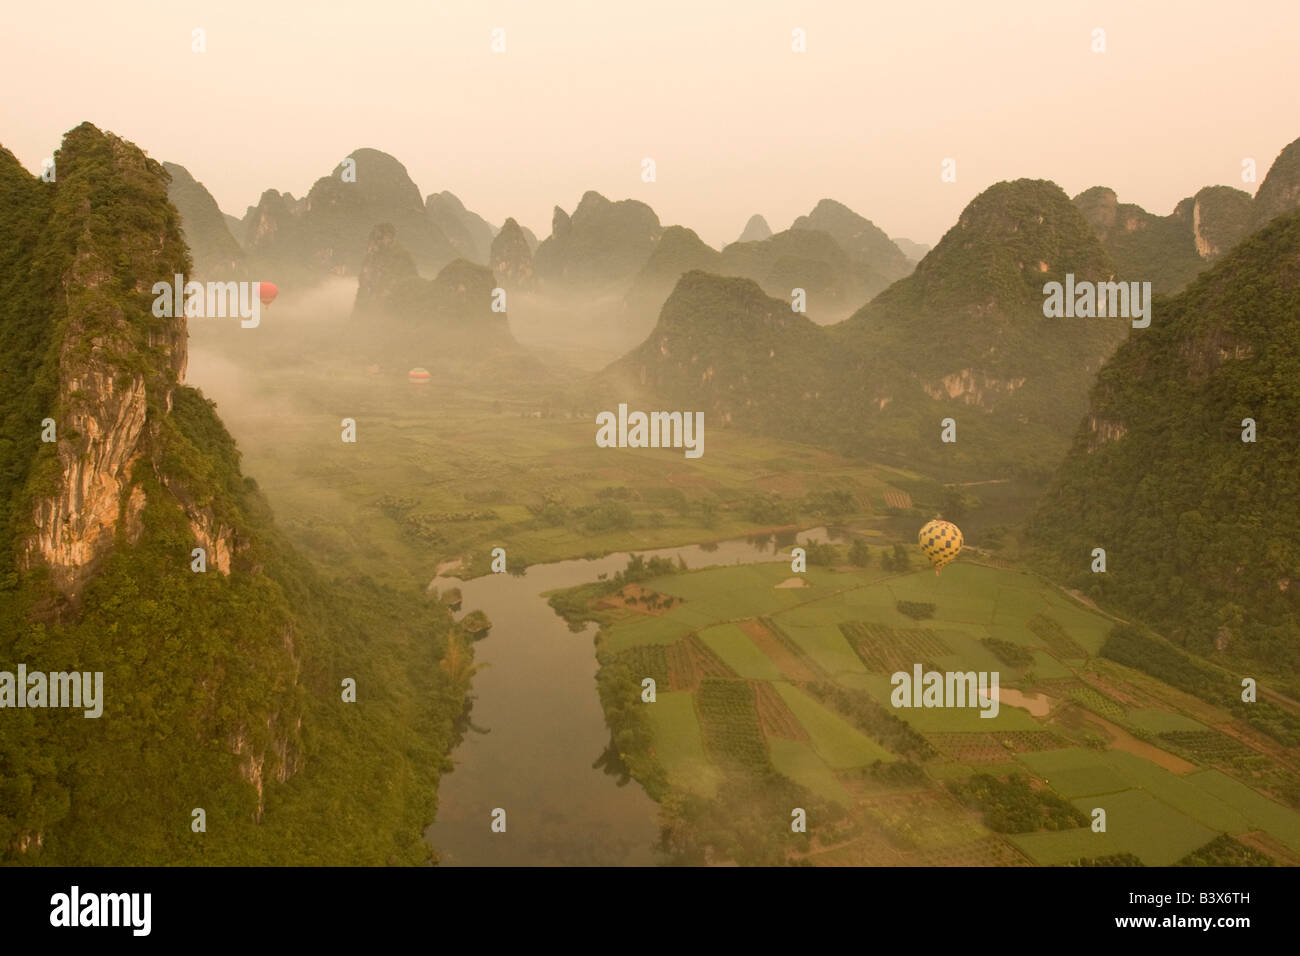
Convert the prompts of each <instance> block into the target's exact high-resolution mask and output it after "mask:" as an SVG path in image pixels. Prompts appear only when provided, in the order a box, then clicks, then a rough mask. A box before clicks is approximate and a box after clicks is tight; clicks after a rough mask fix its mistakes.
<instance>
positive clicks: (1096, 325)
mask: <svg viewBox="0 0 1300 956" xmlns="http://www.w3.org/2000/svg"><path fill="white" fill-rule="evenodd" d="M782 235H786V236H794V237H815V236H819V235H820V236H825V234H824V233H816V232H809V231H804V230H790V231H789V232H788V233H784V234H782ZM775 238H776V237H773V239H769V240H766V242H768V243H771V242H773V240H774V239H775ZM825 238H826V239H827V241H831V240H830V239H829V236H825ZM747 245H750V246H761V245H763V243H749V244H747ZM735 248H736V246H735V245H733V246H729V247H728V251H730V250H733V249H735ZM726 255H727V254H726V253H724V260H725V258H726ZM726 265H727V263H726V261H723V262H722V263H721V264H720V266H719V268H720V269H723V270H725V269H726ZM1067 274H1073V275H1074V276H1075V277H1076V278H1077V279H1079V280H1081V281H1084V280H1092V281H1104V280H1108V279H1110V278H1111V277H1112V276H1113V264H1112V263H1111V261H1110V259H1109V257H1108V256H1107V255H1106V252H1105V250H1104V249H1103V248H1102V247H1101V244H1100V243H1099V242H1098V241H1097V239H1096V237H1095V236H1094V235H1093V234H1092V232H1091V230H1090V229H1089V228H1088V224H1087V222H1086V221H1085V220H1084V218H1083V216H1082V215H1081V214H1080V213H1079V211H1078V210H1077V209H1076V208H1075V207H1074V205H1073V204H1072V203H1071V202H1070V200H1069V197H1068V196H1066V194H1065V193H1064V192H1063V191H1062V190H1061V189H1060V188H1059V187H1057V186H1056V185H1055V184H1053V183H1048V182H1042V181H1030V180H1019V181H1016V182H1010V183H999V184H997V185H995V186H992V187H990V188H989V189H987V190H985V191H984V192H983V193H981V194H980V195H979V196H977V197H976V198H975V199H974V200H973V201H972V202H971V203H970V205H969V206H967V207H966V209H965V210H964V211H963V212H962V215H961V218H960V219H959V221H958V223H957V224H956V225H955V226H954V227H953V228H952V229H950V230H949V231H948V233H947V235H945V236H944V238H943V240H942V241H941V242H940V243H939V245H938V246H936V247H935V249H934V250H932V251H931V252H930V253H929V254H928V255H927V256H926V258H925V259H924V261H922V262H921V263H920V265H919V266H918V267H917V269H916V271H914V272H913V273H912V274H911V275H909V276H907V277H906V278H904V279H901V280H899V281H898V282H895V283H894V284H893V285H892V286H890V287H889V289H887V290H886V291H885V292H883V293H881V294H880V295H879V296H877V297H876V298H875V299H874V300H873V301H872V302H871V303H870V304H868V305H867V306H865V307H863V308H862V309H860V310H859V311H858V312H857V313H856V314H855V315H854V316H853V317H852V318H850V319H848V320H847V321H845V322H842V323H840V324H839V325H833V326H829V327H822V326H818V325H816V324H815V323H814V322H813V321H812V320H811V319H810V318H809V316H812V315H816V312H815V311H814V310H813V308H812V306H811V304H810V306H809V316H805V315H801V314H798V313H795V312H792V306H791V302H790V301H789V300H786V301H782V300H780V299H776V298H770V297H769V296H768V295H765V294H764V292H765V290H764V289H761V288H760V287H759V286H758V285H756V284H755V283H753V282H751V281H748V280H737V279H724V278H722V277H721V276H712V275H706V274H704V273H700V272H694V273H689V274H687V275H685V276H683V277H682V279H681V280H680V281H679V282H678V284H677V287H676V289H675V290H674V292H673V294H672V296H671V297H670V298H669V299H668V301H667V302H666V303H665V304H664V308H663V311H662V313H661V315H660V317H659V323H658V325H657V326H656V328H655V330H654V331H653V332H652V333H651V335H650V337H649V338H648V339H647V340H646V342H645V343H644V344H643V345H641V346H640V347H639V348H637V349H635V350H633V351H632V352H630V353H629V354H628V355H626V356H624V357H623V358H622V359H620V360H619V362H617V363H615V364H614V366H612V367H611V369H610V370H609V372H608V374H607V380H611V381H613V382H615V383H623V384H626V385H627V386H628V387H632V388H644V389H647V390H649V391H650V392H652V393H655V394H659V395H662V396H663V397H664V398H665V399H667V400H671V401H672V402H673V403H675V404H676V405H680V404H681V403H682V402H689V403H693V404H692V405H690V407H694V408H702V409H705V410H707V411H708V412H709V413H710V414H711V415H712V416H714V419H713V420H715V421H718V423H719V424H726V423H730V424H735V425H737V426H739V427H742V428H748V429H752V430H755V431H760V432H763V433H766V434H772V435H776V436H779V437H782V438H787V439H792V440H798V441H806V442H811V443H815V444H821V445H825V446H828V447H831V448H834V449H836V450H837V451H841V452H848V453H851V454H861V455H866V456H880V455H888V456H895V457H902V458H904V459H906V460H908V461H910V462H913V463H919V464H923V465H925V466H926V467H929V468H931V469H934V470H935V471H936V472H940V473H946V474H950V475H954V476H956V475H970V476H978V477H983V478H996V477H1003V476H1005V475H1007V474H1010V473H1013V472H1019V473H1029V474H1033V475H1036V476H1037V475H1041V476H1044V477H1046V476H1047V475H1050V474H1051V473H1052V471H1053V469H1054V468H1055V467H1056V465H1057V464H1059V462H1060V459H1061V457H1062V456H1063V455H1064V454H1065V451H1066V449H1067V448H1068V447H1069V443H1070V439H1071V437H1072V435H1073V432H1074V428H1075V426H1076V424H1077V422H1078V418H1079V416H1080V415H1081V414H1082V413H1083V410H1084V408H1085V407H1086V404H1087V395H1088V388H1089V387H1090V385H1091V384H1092V379H1093V376H1094V375H1095V374H1096V372H1097V369H1098V368H1100V366H1101V364H1102V362H1103V361H1104V360H1105V359H1106V358H1107V357H1109V355H1110V354H1111V353H1112V352H1113V351H1114V348H1115V347H1116V345H1117V344H1118V343H1119V342H1120V341H1121V340H1122V339H1123V338H1124V336H1125V335H1127V334H1128V332H1129V330H1130V328H1131V321H1130V320H1129V319H1125V318H1115V317H1110V318H1045V317H1044V315H1043V300H1044V293H1043V286H1044V284H1045V283H1047V282H1049V281H1062V280H1063V279H1064V277H1065V276H1066V275H1067ZM792 284H797V283H794V282H793V279H791V281H790V282H787V283H786V287H787V288H788V287H789V286H790V285H792ZM811 301H812V300H811V299H810V303H811ZM945 418H952V419H954V421H955V423H956V438H957V440H956V442H953V443H944V442H943V441H941V437H942V436H941V422H942V420H943V419H945Z"/></svg>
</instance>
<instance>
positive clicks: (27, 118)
mask: <svg viewBox="0 0 1300 956" xmlns="http://www.w3.org/2000/svg"><path fill="white" fill-rule="evenodd" d="M6 6H7V8H6V10H5V12H4V14H3V19H2V21H0V22H2V23H3V28H4V32H3V34H0V143H2V144H3V145H4V146H6V147H8V148H9V149H10V150H11V151H13V152H14V154H15V155H16V156H17V157H18V158H19V160H20V161H22V162H23V163H24V164H25V165H26V166H27V168H28V169H31V170H33V171H35V170H38V169H39V167H40V163H41V159H42V158H43V157H46V156H49V155H50V154H51V152H52V151H53V149H54V147H55V146H56V145H57V143H58V141H59V138H60V137H61V135H62V134H63V133H64V132H65V131H66V130H68V129H71V128H72V127H74V126H76V125H77V124H78V123H80V122H82V121H83V120H89V121H90V122H92V123H94V124H95V125H97V126H99V127H101V128H104V129H109V130H112V131H113V132H116V133H118V134H120V135H122V136H125V137H126V138H127V139H130V140H132V141H134V142H135V143H137V144H138V145H139V146H141V147H142V148H144V149H145V150H146V151H147V152H148V153H149V154H150V155H151V156H153V157H155V158H157V159H160V160H171V161H174V162H178V163H181V164H182V165H184V166H186V167H188V168H189V170H190V172H191V173H192V174H193V175H194V176H195V177H196V178H197V179H198V180H200V181H201V182H203V183H204V184H205V185H206V186H207V187H208V189H209V190H210V191H211V192H212V194H213V195H214V196H215V197H216V199H217V201H218V203H219V204H220V205H221V207H222V208H223V209H224V210H225V211H226V212H230V213H233V214H235V215H237V216H242V215H243V213H244V209H245V207H246V206H248V205H249V204H251V203H254V202H256V200H257V197H258V196H259V195H260V193H261V192H262V191H263V190H264V189H266V188H268V187H274V188H276V189H280V190H288V191H290V192H292V193H293V194H294V195H295V196H301V195H303V194H304V193H305V192H306V191H307V189H308V188H309V187H310V186H311V184H312V183H313V182H314V181H315V180H316V179H317V178H318V177H320V176H323V175H326V174H328V173H329V171H330V170H331V169H332V168H333V167H334V165H335V164H336V163H337V162H338V161H339V160H340V159H341V158H342V157H343V156H345V155H347V153H349V152H351V151H352V150H353V149H355V148H357V147H360V146H372V147H375V148H377V149H382V150H384V151H386V152H389V153H392V154H393V155H394V156H396V157H397V158H398V159H399V160H401V161H402V163H404V164H405V166H406V168H407V170H408V171H409V172H410V174H411V176H412V178H413V179H414V180H415V182H416V184H417V185H418V186H419V187H420V190H421V193H422V194H425V195H427V194H428V193H430V192H435V191H439V190H443V189H449V190H451V191H452V192H454V193H456V194H457V195H458V196H460V198H461V199H462V200H463V201H464V202H465V204H466V205H467V206H469V207H470V208H471V209H474V210H475V211H477V212H479V213H480V214H482V215H484V216H485V217H487V218H488V219H489V220H491V221H492V222H494V223H497V224H499V223H500V222H501V221H502V220H503V219H504V218H505V217H506V216H514V217H516V218H517V219H519V220H520V221H521V222H522V223H524V224H525V225H528V226H530V227H532V228H533V229H534V230H535V231H536V232H537V233H538V234H539V236H542V237H544V236H545V235H547V234H548V233H549V232H550V223H551V209H552V207H553V206H554V205H556V204H559V205H561V206H563V207H564V208H565V209H566V210H568V211H570V212H572V210H573V207H574V206H575V205H576V204H577V202H578V199H579V198H580V197H581V195H582V193H583V192H584V191H585V190H587V189H596V190H598V191H600V192H602V193H604V194H605V195H606V196H608V197H610V198H611V199H622V198H626V197H633V198H638V199H642V200H644V201H646V202H648V203H650V204H651V205H652V206H653V207H654V208H655V210H656V212H658V214H659V217H660V219H661V220H662V221H663V222H664V223H665V224H671V223H681V224H683V225H687V226H690V227H692V228H694V229H695V230H696V231H697V232H699V233H700V235H701V237H702V238H703V239H704V240H705V241H707V242H709V243H711V244H713V245H715V246H719V245H721V244H723V243H725V242H730V241H732V240H734V239H735V238H736V236H737V235H738V234H739V233H740V230H741V228H742V227H743V226H744V224H745V221H746V220H747V219H748V218H749V216H750V215H751V214H753V213H755V212H760V213H762V214H763V215H764V216H766V217H767V219H768V222H769V223H770V224H771V225H772V228H773V229H776V230H780V229H784V228H787V227H788V226H789V225H790V223H791V221H792V220H793V219H794V218H795V217H796V216H798V215H800V214H802V213H805V212H807V211H808V210H809V209H811V207H812V206H813V205H814V204H815V203H816V201H817V200H818V199H819V198H822V197H824V196H830V197H833V198H836V199H839V200H840V201H842V202H844V203H846V204H848V205H849V206H851V207H852V208H854V209H855V210H857V211H858V212H860V213H862V214H863V215H865V216H866V217H868V218H869V219H871V220H872V221H873V222H875V223H876V224H877V225H878V226H880V227H881V228H882V229H884V230H885V231H886V232H888V233H889V234H890V235H893V236H905V237H909V238H912V239H916V240H918V241H922V242H926V243H931V244H933V243H934V242H935V241H937V239H938V238H939V236H941V235H942V234H943V232H944V231H945V230H946V229H947V228H948V227H949V226H951V225H952V223H953V221H954V220H955V218H956V216H957V214H958V213H959V212H960V211H961V208H962V207H963V206H964V205H965V204H966V203H967V202H969V201H970V199H971V198H972V197H973V196H974V195H976V194H977V193H978V192H979V191H981V190H982V189H984V188H985V187H987V186H988V185H990V184H991V183H993V182H996V181H998V180H1001V179H1011V178H1015V177H1020V176H1031V177H1036V178H1047V179H1053V180H1055V181H1056V182H1057V183H1059V184H1060V185H1061V186H1062V187H1064V188H1065V190H1066V191H1067V192H1068V193H1070V194H1071V195H1074V194H1075V193H1077V192H1079V191H1080V190H1082V189H1084V188H1086V187H1088V186H1092V185H1098V184H1103V185H1109V186H1111V187H1113V188H1115V189H1116V190H1117V191H1118V192H1119V195H1120V198H1121V199H1122V200H1124V201H1127V202H1136V203H1138V204H1140V205H1142V206H1144V207H1146V208H1147V209H1149V210H1151V211H1153V212H1157V213H1161V214H1166V213H1168V212H1169V211H1171V210H1172V208H1173V206H1174V204H1175V203H1176V202H1177V201H1178V200H1179V199H1181V198H1183V197H1184V196H1188V195H1190V194H1192V193H1193V192H1195V190H1196V189H1198V188H1199V187H1200V186H1203V185H1208V184H1212V183H1223V184H1227V185H1232V186H1237V187H1239V188H1244V189H1246V190H1248V191H1250V192H1252V193H1253V192H1254V191H1255V189H1256V188H1257V186H1258V183H1254V184H1245V183H1243V182H1242V181H1241V161H1242V159H1243V157H1253V158H1255V160H1256V161H1257V162H1258V164H1259V174H1258V175H1259V178H1260V179H1262V178H1263V176H1264V173H1265V172H1266V171H1267V169H1268V166H1269V164H1270V163H1271V162H1272V161H1273V159H1274V157H1275V156H1276V155H1277V153H1278V152H1279V150H1281V148H1282V147H1283V146H1285V145H1286V144H1287V143H1289V142H1291V141H1292V140H1294V139H1296V138H1297V137H1300V57H1298V56H1297V50H1298V49H1300V3H1297V2H1296V0H1256V2H1251V3H1231V2H1227V0H1208V2H1204V0H1176V2H1137V0H1119V2H1113V3H1110V2H1108V3H1085V2H1062V0H1026V2H1019V0H1017V2H1005V0H1004V2H997V3H994V2H988V3H984V2H980V3H976V2H971V0H958V2H940V0H927V2H904V3H896V2H889V3H877V2H868V0H846V2H815V0H788V2H769V0H730V2H725V3H718V2H709V0H685V2H678V0H642V2H639V3H631V2H626V0H597V2H578V0H566V2H559V0H347V2H343V0H326V2H289V0H207V2H188V0H119V2H113V3H106V2H102V0H72V2H67V3H63V4H60V5H58V6H57V7H52V6H50V5H48V4H39V3H23V4H18V3H13V4H8V5H6ZM995 11H996V12H995ZM494 27H502V28H504V29H505V40H506V51H505V52H504V53H493V52H492V49H491V44H492V30H493V28H494ZM1096 27H1101V28H1103V29H1104V30H1105V31H1106V45H1107V51H1106V52H1105V53H1093V52H1091V49H1090V45H1091V42H1092V36H1091V34H1092V30H1093V29H1094V28H1096ZM195 28H203V29H204V30H205V31H206V41H207V52H206V53H195V52H193V51H192V49H191V46H192V31H193V30H194V29H195ZM795 28H801V29H803V30H805V31H807V52H806V53H802V54H798V53H794V52H792V50H791V40H792V31H793V30H794V29H795ZM644 157H652V158H653V159H654V160H655V162H656V164H657V181H656V182H654V183H643V182H642V181H641V161H642V159H643V158H644ZM945 157H952V158H954V159H955V160H956V161H957V181H956V182H955V183H944V182H941V181H940V163H941V161H942V160H943V159H944V158H945Z"/></svg>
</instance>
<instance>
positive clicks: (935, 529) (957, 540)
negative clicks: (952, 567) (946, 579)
mask: <svg viewBox="0 0 1300 956" xmlns="http://www.w3.org/2000/svg"><path fill="white" fill-rule="evenodd" d="M916 540H917V543H918V544H920V545H921V550H922V551H923V552H924V553H925V556H926V557H927V558H929V559H930V563H931V564H933V565H934V573H935V574H938V573H939V569H940V568H942V567H943V566H944V565H945V564H947V563H948V562H949V561H951V560H952V559H953V558H955V557H957V555H958V554H959V553H960V552H961V545H962V536H961V528H958V527H957V526H956V525H955V524H953V523H952V522H951V521H943V520H942V519H939V518H936V519H934V520H933V521H931V522H929V523H927V524H926V526H925V527H924V528H922V529H921V533H920V534H918V535H917V536H916Z"/></svg>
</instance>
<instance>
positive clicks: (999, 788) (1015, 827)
mask: <svg viewBox="0 0 1300 956" xmlns="http://www.w3.org/2000/svg"><path fill="white" fill-rule="evenodd" d="M949 788H950V789H951V790H952V792H953V793H954V794H955V795H956V796H957V797H958V798H959V799H960V800H962V802H964V803H966V804H968V805H969V806H973V807H978V808H979V809H980V810H982V811H983V813H984V823H985V825H987V826H988V828H989V829H990V830H993V831H995V832H997V833H1033V832H1034V831H1036V830H1069V829H1072V828H1074V827H1080V826H1085V825H1087V822H1088V818H1087V817H1086V816H1085V815H1084V814H1083V812H1082V811H1080V810H1078V809H1076V808H1075V807H1074V805H1073V804H1071V803H1070V802H1069V801H1068V800H1066V799H1064V798H1063V797H1060V796H1058V795H1057V794H1055V793H1053V792H1052V791H1051V790H1045V789H1043V790H1035V789H1034V788H1033V787H1031V786H1030V785H1029V782H1028V781H1027V780H1026V779H1025V778H1024V777H1022V776H1020V775H1019V774H1012V775H1011V776H1010V777H1008V778H1007V779H1005V780H1000V779H999V778H997V777H994V776H992V775H991V774H987V773H977V774H975V775H974V776H972V777H971V778H970V779H969V780H966V781H961V782H954V783H951V784H949Z"/></svg>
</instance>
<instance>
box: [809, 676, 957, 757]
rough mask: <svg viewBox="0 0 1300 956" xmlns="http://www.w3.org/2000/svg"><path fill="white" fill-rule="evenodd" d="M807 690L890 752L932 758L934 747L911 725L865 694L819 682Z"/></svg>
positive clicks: (810, 685)
mask: <svg viewBox="0 0 1300 956" xmlns="http://www.w3.org/2000/svg"><path fill="white" fill-rule="evenodd" d="M807 689H808V691H809V692H811V693H812V695H813V696H814V697H816V698H817V699H818V700H820V701H822V702H823V703H826V704H829V705H830V706H831V707H832V708H834V709H835V710H837V711H839V712H840V713H841V714H843V715H844V716H845V717H847V718H848V719H849V720H850V721H851V722H852V723H853V725H854V726H855V727H857V728H858V729H859V730H861V731H862V732H863V733H864V734H866V735H867V736H868V737H871V738H872V739H873V740H878V741H880V743H882V744H884V745H885V746H886V747H888V748H889V749H890V750H891V751H892V752H893V753H896V754H899V755H900V756H904V757H911V758H913V759H915V760H926V759H928V758H930V757H933V756H934V755H935V749H934V747H933V746H931V744H930V742H929V741H928V740H926V739H925V738H924V737H923V736H921V734H920V733H918V732H917V731H916V730H915V729H914V728H913V727H912V725H911V724H909V723H908V722H907V721H905V720H903V719H902V718H900V717H898V716H896V715H895V714H892V713H890V711H889V710H888V709H886V708H885V707H883V706H881V705H880V704H879V703H877V702H876V701H875V700H873V699H872V697H871V695H870V694H867V693H866V692H865V691H860V690H852V689H850V688H848V687H842V686H840V685H839V684H831V683H826V682H822V681H818V682H816V683H812V684H808V685H807Z"/></svg>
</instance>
